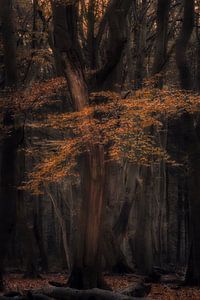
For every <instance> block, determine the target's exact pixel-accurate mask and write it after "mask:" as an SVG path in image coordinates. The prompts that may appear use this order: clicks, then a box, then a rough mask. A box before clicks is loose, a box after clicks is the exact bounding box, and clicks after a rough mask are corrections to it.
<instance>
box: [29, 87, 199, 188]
mask: <svg viewBox="0 0 200 300" xmlns="http://www.w3.org/2000/svg"><path fill="white" fill-rule="evenodd" d="M97 99H98V101H97ZM99 99H100V101H99ZM97 102H100V103H97ZM199 108H200V96H198V95H196V94H190V93H186V92H183V91H180V90H175V89H174V90H173V89H172V88H165V89H163V90H159V89H156V88H149V87H144V88H143V89H141V90H138V91H136V92H135V93H134V95H133V96H131V97H129V98H127V99H122V97H121V95H120V94H117V93H114V92H101V93H96V94H92V95H91V104H90V106H88V107H86V108H85V109H83V110H82V111H81V112H72V113H63V114H50V115H48V116H47V118H46V120H45V121H42V122H34V123H32V124H31V126H32V127H33V128H41V127H43V128H51V129H53V130H55V131H57V132H59V133H62V136H63V138H62V139H60V140H59V141H58V140H56V141H55V140H51V141H46V142H43V143H41V151H40V158H41V161H40V163H39V164H38V165H37V166H36V168H35V169H34V171H33V172H32V173H31V174H30V180H29V181H28V182H27V183H26V185H25V187H26V188H28V189H30V190H32V192H34V193H39V192H40V191H41V187H42V186H43V185H47V184H48V183H50V182H58V181H60V180H61V179H62V178H63V177H66V176H75V177H76V176H77V161H78V157H79V156H80V154H81V153H84V152H86V151H89V150H88V145H89V144H90V145H91V144H101V145H103V146H104V149H105V154H106V157H107V159H108V160H115V161H118V162H119V163H120V162H121V161H123V160H124V159H126V160H129V161H131V162H134V163H136V164H142V165H146V166H148V165H151V164H153V163H158V162H159V161H160V160H161V159H163V160H165V161H166V162H168V163H171V164H175V162H174V161H172V160H171V159H170V157H169V155H168V154H167V152H166V150H165V149H164V146H163V145H157V141H156V138H155V131H159V130H161V129H162V124H163V121H164V122H166V121H168V120H170V118H178V117H180V115H181V114H183V113H185V112H187V113H194V112H197V111H199ZM42 149H43V150H44V151H43V152H42Z"/></svg>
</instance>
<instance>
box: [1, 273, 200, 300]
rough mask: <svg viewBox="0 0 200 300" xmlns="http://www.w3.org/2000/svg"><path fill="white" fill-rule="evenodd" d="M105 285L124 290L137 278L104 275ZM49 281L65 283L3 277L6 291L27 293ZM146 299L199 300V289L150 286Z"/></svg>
mask: <svg viewBox="0 0 200 300" xmlns="http://www.w3.org/2000/svg"><path fill="white" fill-rule="evenodd" d="M105 279H106V281H107V283H108V284H109V285H110V286H111V287H112V289H113V290H115V291H119V290H121V289H124V288H126V287H128V286H130V285H132V284H133V283H134V282H137V280H138V278H137V276H134V275H124V276H121V275H113V276H111V275H105ZM49 281H54V282H59V283H66V275H64V274H44V275H42V278H41V279H24V278H23V276H22V275H21V274H8V275H7V276H6V277H5V284H6V291H19V292H21V291H27V290H30V289H36V288H41V287H45V286H49ZM147 299H152V300H178V299H180V300H200V288H189V287H178V286H177V285H176V284H164V283H163V284H152V288H151V292H150V294H149V295H148V297H147Z"/></svg>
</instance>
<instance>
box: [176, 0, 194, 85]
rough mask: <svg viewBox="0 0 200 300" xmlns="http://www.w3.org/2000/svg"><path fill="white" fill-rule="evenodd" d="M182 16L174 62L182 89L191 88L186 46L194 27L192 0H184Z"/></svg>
mask: <svg viewBox="0 0 200 300" xmlns="http://www.w3.org/2000/svg"><path fill="white" fill-rule="evenodd" d="M183 3H184V16H183V24H182V28H181V32H180V36H179V38H178V40H177V44H176V64H177V67H178V70H179V77H180V84H181V88H182V89H186V90H189V89H191V88H192V76H191V72H190V67H189V65H188V62H187V48H188V43H189V41H190V37H191V34H192V31H193V27H194V0H191V1H187V0H184V1H183Z"/></svg>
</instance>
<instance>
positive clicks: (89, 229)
mask: <svg viewBox="0 0 200 300" xmlns="http://www.w3.org/2000/svg"><path fill="white" fill-rule="evenodd" d="M52 8H53V20H54V40H55V47H56V49H58V51H59V53H60V56H61V58H62V61H63V64H64V70H65V76H66V79H67V83H68V88H69V91H70V94H71V99H72V102H73V107H74V110H76V111H81V110H83V109H84V108H85V107H86V106H87V105H88V103H89V97H88V88H87V85H86V82H85V78H84V74H83V70H82V64H81V61H80V58H79V55H78V52H77V50H76V49H75V48H74V44H76V42H75V43H73V42H74V41H75V40H76V38H77V32H76V31H74V28H76V26H75V27H74V22H76V4H75V2H74V3H73V2H71V3H69V4H63V3H58V2H57V1H53V2H52ZM85 130H87V128H85ZM104 168H105V166H104V149H103V147H101V146H99V145H93V144H92V142H91V143H90V144H89V145H88V148H87V149H86V153H85V154H84V155H83V157H82V158H81V188H82V195H83V199H82V207H81V210H80V213H79V218H78V222H79V232H78V234H77V236H76V239H75V240H74V256H73V264H72V272H71V276H70V278H69V285H70V286H71V287H77V288H79V289H86V288H93V287H99V286H101V282H102V280H101V255H100V243H101V222H102V220H101V219H102V218H101V217H102V209H103V189H104Z"/></svg>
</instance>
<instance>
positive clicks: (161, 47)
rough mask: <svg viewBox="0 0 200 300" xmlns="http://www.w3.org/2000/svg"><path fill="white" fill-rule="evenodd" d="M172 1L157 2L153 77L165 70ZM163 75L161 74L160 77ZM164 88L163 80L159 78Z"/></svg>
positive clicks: (161, 0)
mask: <svg viewBox="0 0 200 300" xmlns="http://www.w3.org/2000/svg"><path fill="white" fill-rule="evenodd" d="M170 3H171V1H170V0H158V2H157V37H156V46H155V57H154V63H153V72H152V73H153V75H156V74H157V75H158V74H159V73H160V72H161V71H162V70H163V68H164V66H165V64H166V60H167V42H168V24H169V11H170ZM160 75H161V74H159V76H160ZM158 81H159V83H158V84H159V85H160V86H162V79H161V78H159V80H158Z"/></svg>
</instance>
